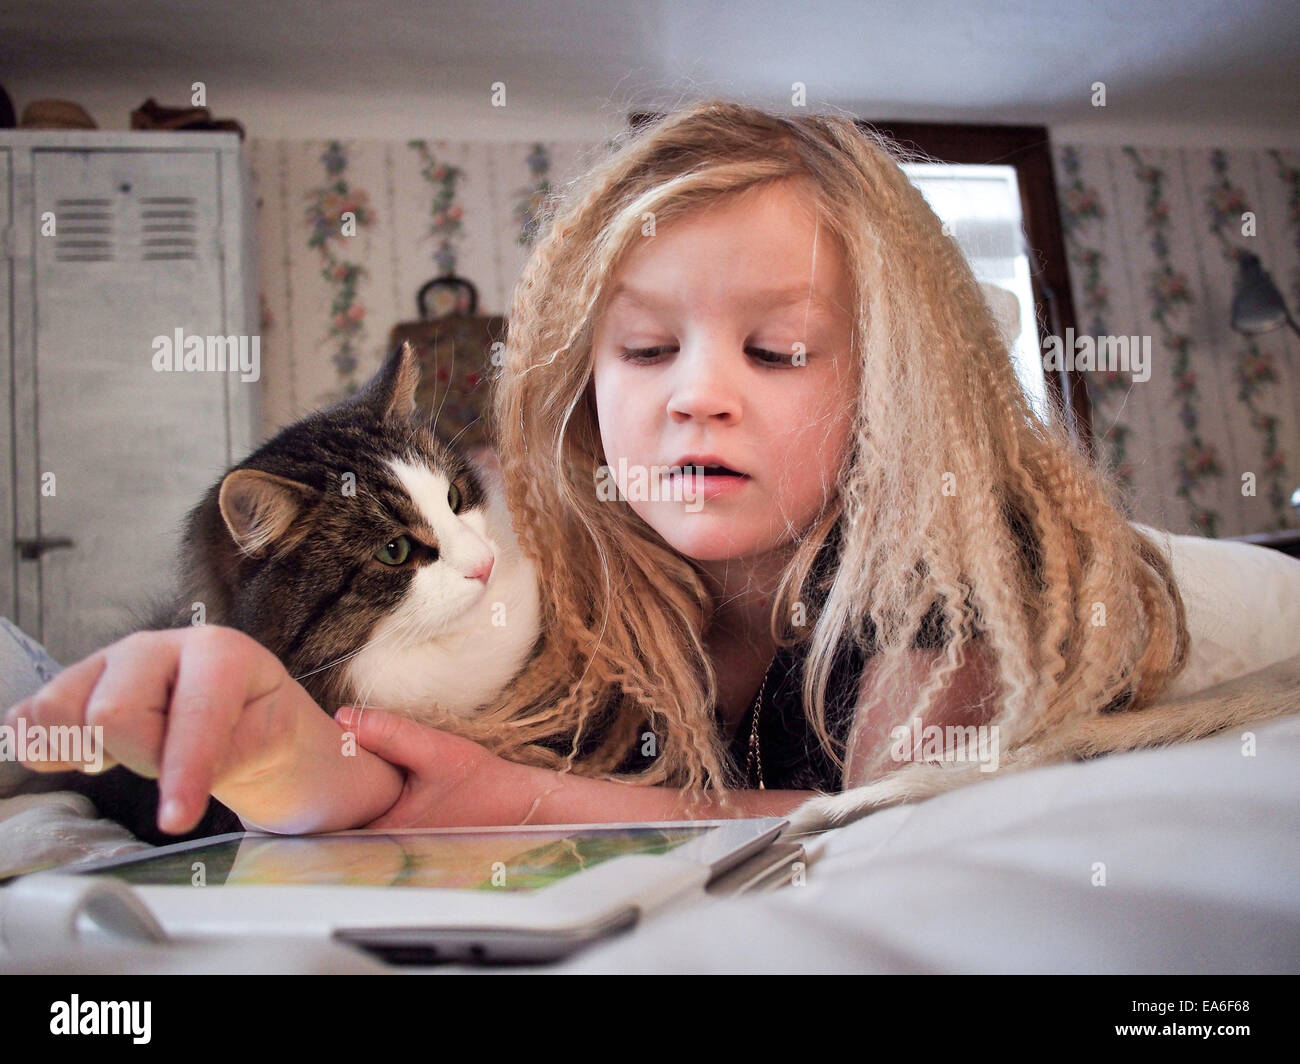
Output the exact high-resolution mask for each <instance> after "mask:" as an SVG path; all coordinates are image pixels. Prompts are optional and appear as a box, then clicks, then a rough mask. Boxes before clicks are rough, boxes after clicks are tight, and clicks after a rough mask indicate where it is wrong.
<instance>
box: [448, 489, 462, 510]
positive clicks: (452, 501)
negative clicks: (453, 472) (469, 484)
mask: <svg viewBox="0 0 1300 1064" xmlns="http://www.w3.org/2000/svg"><path fill="white" fill-rule="evenodd" d="M447 505H448V506H450V507H451V512H452V513H454V514H455V513H460V488H458V487H456V485H455V484H452V485H451V487H449V488H448V489H447Z"/></svg>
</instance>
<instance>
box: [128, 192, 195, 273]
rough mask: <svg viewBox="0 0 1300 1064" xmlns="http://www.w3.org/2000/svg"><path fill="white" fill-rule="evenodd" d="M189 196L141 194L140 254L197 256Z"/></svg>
mask: <svg viewBox="0 0 1300 1064" xmlns="http://www.w3.org/2000/svg"><path fill="white" fill-rule="evenodd" d="M197 226H198V222H197V218H196V212H195V209H194V197H193V196H141V197H140V244H141V248H142V250H143V258H144V259H145V260H146V261H148V260H157V259H196V258H198V239H197V235H196V233H197Z"/></svg>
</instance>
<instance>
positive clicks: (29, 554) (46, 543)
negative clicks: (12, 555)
mask: <svg viewBox="0 0 1300 1064" xmlns="http://www.w3.org/2000/svg"><path fill="white" fill-rule="evenodd" d="M14 546H15V547H17V548H18V556H19V557H20V558H22V560H23V561H25V562H34V561H36V559H37V558H39V557H40V556H41V555H42V554H44V553H45V552H46V551H47V550H58V549H59V548H60V547H75V546H76V544H75V543H73V542H72V540H70V539H68V537H67V536H39V537H37V538H36V539H26V538H24V537H21V536H20V537H18V538H17V539H15V540H14Z"/></svg>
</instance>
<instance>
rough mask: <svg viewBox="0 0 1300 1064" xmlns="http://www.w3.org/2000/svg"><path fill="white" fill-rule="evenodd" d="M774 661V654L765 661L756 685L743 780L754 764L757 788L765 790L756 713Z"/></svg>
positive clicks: (747, 779)
mask: <svg viewBox="0 0 1300 1064" xmlns="http://www.w3.org/2000/svg"><path fill="white" fill-rule="evenodd" d="M775 662H776V656H775V655H773V657H772V660H771V661H769V662H768V663H767V671H766V672H764V673H763V682H762V683H761V684H760V685H759V687H758V697H757V698H755V699H754V725H753V727H752V728H750V730H749V757H748V758H747V759H746V760H745V782H746V783H748V782H749V778H750V775H749V766H750V765H755V766H756V767H757V769H758V789H759V790H760V791H765V790H767V787H766V786H765V785H764V784H763V756H762V753H761V751H760V750H759V745H758V715H759V713H760V712H761V711H762V708H763V692H764V691H766V690H767V676H768V673H770V672H771V671H772V666H773V664H775Z"/></svg>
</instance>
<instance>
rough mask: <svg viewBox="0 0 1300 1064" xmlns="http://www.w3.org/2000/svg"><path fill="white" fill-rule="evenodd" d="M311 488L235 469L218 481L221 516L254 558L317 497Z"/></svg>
mask: <svg viewBox="0 0 1300 1064" xmlns="http://www.w3.org/2000/svg"><path fill="white" fill-rule="evenodd" d="M316 494H317V493H316V491H315V489H314V488H311V487H309V486H308V485H306V484H300V483H299V482H298V481H296V480H289V479H288V478H287V477H280V476H276V475H275V474H274V473H265V472H263V471H262V470H260V469H236V470H233V471H231V472H230V473H227V474H226V476H225V479H223V480H222V481H221V491H220V493H219V494H218V496H217V502H218V505H219V506H220V507H221V517H222V519H223V520H224V521H225V522H226V528H228V529H229V530H230V535H231V536H232V537H233V538H234V540H235V544H236V545H237V546H238V547H239V549H240V550H241V551H242V552H243V553H244V554H247V555H250V556H252V557H256V556H258V555H260V554H261V553H262V552H263V551H264V550H265V549H266V548H267V547H268V546H269V545H270V544H272V543H274V542H275V541H276V540H278V539H279V538H280V537H281V536H282V535H284V533H285V530H286V529H288V527H289V526H290V525H291V524H293V521H294V518H296V517H297V516H298V514H299V513H301V512H302V509H303V507H304V506H305V505H307V504H308V503H309V502H311V501H312V500H313V499H314V498H315V497H316Z"/></svg>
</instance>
